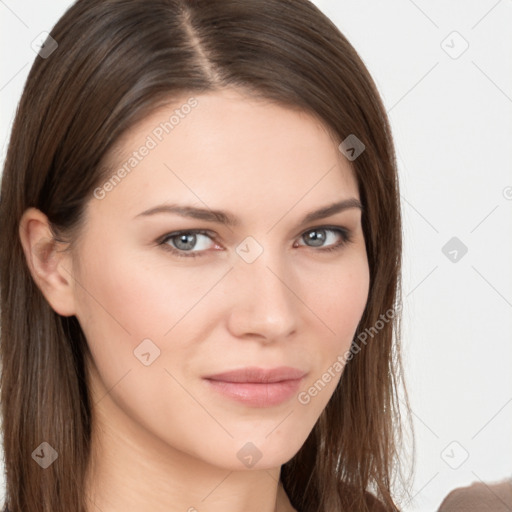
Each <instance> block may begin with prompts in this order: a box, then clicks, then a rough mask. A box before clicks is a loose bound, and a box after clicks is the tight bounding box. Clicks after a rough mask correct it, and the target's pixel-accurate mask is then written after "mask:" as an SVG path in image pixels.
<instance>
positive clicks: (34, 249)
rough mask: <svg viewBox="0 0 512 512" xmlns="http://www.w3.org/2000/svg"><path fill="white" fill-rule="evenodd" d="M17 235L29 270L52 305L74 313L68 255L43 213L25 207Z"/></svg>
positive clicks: (61, 312)
mask: <svg viewBox="0 0 512 512" xmlns="http://www.w3.org/2000/svg"><path fill="white" fill-rule="evenodd" d="M19 235H20V239H21V245H22V246H23V252H24V253H25V258H26V260H27V265H28V268H29V270H30V273H31V274H32V277H33V279H34V281H35V282H36V284H37V286H38V287H39V289H40V290H41V292H42V293H43V295H44V297H45V298H46V300H47V301H48V303H49V304H50V306H51V307H52V309H53V310H54V311H56V312H57V313H58V314H59V315H62V316H72V315H74V314H75V300H74V284H75V280H74V279H73V268H72V259H71V255H70V253H68V252H64V251H63V249H64V247H63V246H62V245H63V244H62V242H58V241H57V240H55V239H54V238H53V235H52V232H51V229H50V223H49V221H48V218H47V217H46V215H45V214H44V213H42V212H41V211H40V210H38V209H36V208H28V209H27V210H25V212H24V213H23V215H22V217H21V220H20V224H19Z"/></svg>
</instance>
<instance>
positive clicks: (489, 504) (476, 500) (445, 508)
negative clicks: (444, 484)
mask: <svg viewBox="0 0 512 512" xmlns="http://www.w3.org/2000/svg"><path fill="white" fill-rule="evenodd" d="M437 512H512V480H506V481H504V482H500V483H498V484H485V483H480V482H479V483H476V482H475V483H473V484H471V485H470V486H469V487H459V488H458V489H454V490H453V491H452V492H450V494H448V496H446V498H445V499H444V501H443V503H441V506H440V507H439V510H438V511H437Z"/></svg>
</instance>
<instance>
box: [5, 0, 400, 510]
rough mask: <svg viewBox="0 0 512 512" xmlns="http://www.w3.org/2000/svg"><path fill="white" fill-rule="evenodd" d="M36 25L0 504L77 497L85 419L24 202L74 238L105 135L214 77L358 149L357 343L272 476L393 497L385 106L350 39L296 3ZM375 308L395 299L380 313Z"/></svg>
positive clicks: (19, 146) (396, 207)
mask: <svg viewBox="0 0 512 512" xmlns="http://www.w3.org/2000/svg"><path fill="white" fill-rule="evenodd" d="M50 35H51V37H52V38H53V39H54V40H55V41H56V42H57V45H58V46H57V47H56V48H55V45H53V46H52V45H49V46H47V47H46V48H48V49H50V48H54V49H53V51H52V53H51V54H49V55H44V56H37V57H36V60H35V62H34V64H33V66H32V69H31V71H30V74H29V76H28V79H27V82H26V85H25V89H24V91H23V95H22V98H21V101H20V104H19V107H18V111H17V113H16V118H15V121H14V126H13V129H12V134H11V138H10V142H9V146H8V151H7V156H6V161H5V167H4V171H3V177H2V188H1V202H0V223H1V224H0V228H1V229H0V284H1V304H0V306H1V342H0V343H1V344H0V357H1V363H2V375H1V383H0V384H1V408H2V409H1V412H2V421H3V433H4V439H3V448H4V457H5V470H6V482H7V488H6V501H5V505H6V506H8V508H9V510H10V512H28V511H30V512H39V511H40V512H50V511H51V512H60V511H62V512H69V511H70V510H73V511H80V512H84V511H85V510H86V509H87V500H86V496H84V494H85V492H84V478H85V475H86V471H87V467H88V462H89V451H90V438H91V424H92V416H91V399H90V396H89V391H88V385H87V375H86V372H85V368H84V360H85V357H86V355H87V354H88V345H87V342H86V340H85V337H84V335H83V332H82V330H81V328H80V326H79V324H78V321H77V319H76V317H74V316H70V317H64V316H61V315H59V314H57V313H56V312H55V311H54V310H53V309H52V308H51V307H50V305H49V304H48V302H47V301H46V300H45V298H44V296H43V294H42V293H41V291H40V290H39V288H38V287H37V285H36V284H35V282H34V280H33V279H32V276H31V274H30V271H29V269H28V266H27V262H26V259H25V257H24V253H23V250H22V246H21V243H20V237H19V232H18V230H19V222H20V218H21V216H22V214H23V212H24V211H25V210H26V209H27V208H29V207H35V208H38V209H39V210H41V211H42V212H43V213H44V214H45V215H46V216H47V217H48V219H49V221H50V223H51V228H52V231H53V233H54V235H55V238H56V239H64V238H67V239H68V240H69V241H70V242H73V241H74V240H76V239H77V237H78V236H79V233H80V229H81V228H82V227H83V222H84V216H83V212H84V205H85V204H86V202H87V201H88V200H89V199H90V198H91V196H92V195H93V191H94V189H95V187H97V186H98V185H99V184H101V183H102V182H104V181H105V179H108V177H109V176H111V174H112V172H111V170H110V169H105V168H104V167H102V165H101V162H102V160H103V158H104V157H105V155H107V153H108V151H109V149H111V148H112V147H113V145H114V143H115V142H116V141H117V140H118V139H119V137H120V135H121V134H123V133H124V132H125V131H126V130H127V129H129V128H130V127H131V126H133V125H134V123H136V122H138V121H140V120H141V119H142V118H144V117H145V116H147V115H148V114H149V113H150V112H152V111H153V110H154V109H155V108H157V107H158V106H159V105H161V104H163V103H164V102H168V101H169V99H170V98H171V99H172V98H173V97H177V95H183V94H184V93H187V94H189V93H195V94H199V93H201V92H206V91H212V90H217V89H220V88H224V87H227V86H234V87H240V88H244V89H245V90H247V91H249V92H250V93H251V94H253V95H254V96H259V97H261V98H265V99H267V100H270V101H275V102H277V103H278V104H281V105H284V106H289V107H292V108H298V109H301V110H304V111H308V112H310V113H312V114H314V115H316V116H317V117H318V118H319V119H321V121H322V122H323V123H324V124H325V126H327V127H328V129H329V130H330V132H331V133H332V134H333V136H334V137H335V139H336V140H337V142H338V143H341V142H342V141H344V140H345V139H346V138H347V137H348V136H349V135H355V136H356V137H357V139H359V141H361V142H362V143H363V144H364V146H365V149H364V151H363V152H362V153H361V154H360V155H359V156H358V157H357V158H356V159H354V160H352V161H351V165H352V168H353V171H354V173H355V176H356V178H357V182H358V186H359V191H360V197H361V202H362V203H363V207H364V211H363V217H362V222H363V231H364V236H365V240H366V247H367V255H368V262H369V267H370V292H369V298H368V303H367V305H366V308H365V311H364V313H363V316H362V318H361V321H360V324H359V326H358V329H357V333H356V339H354V345H353V347H354V348H355V347H356V346H357V350H354V351H353V353H352V356H353V357H351V358H349V359H350V360H349V361H348V363H347V365H346V367H345V369H344V371H343V374H342V376H341V381H340V383H339V385H338V387H337V388H336V390H335V392H334V394H333V396H332V398H331V400H330V401H329V403H328V404H327V406H326V408H325V410H324V411H323V412H322V415H321V416H320V418H319V420H318V422H317V424H316V425H315V427H314V429H313V430H312V432H311V434H310V435H309V437H308V439H307V440H306V442H305V443H304V445H303V446H302V448H301V449H300V450H299V452H298V453H297V454H296V455H295V456H294V457H293V458H292V459H291V460H290V461H289V462H287V463H286V464H284V465H283V467H282V471H281V479H282V482H283V485H284V488H285V489H286V491H287V494H288V496H289V498H290V501H291V503H292V505H293V506H294V507H295V508H297V509H298V510H299V511H301V512H320V511H349V510H350V511H352V510H357V511H359V512H364V511H367V510H370V507H369V505H368V503H369V502H368V491H371V492H372V493H373V494H375V495H377V497H378V498H379V499H380V501H381V502H382V503H383V504H384V506H385V509H386V510H390V511H391V510H396V508H397V505H396V503H395V501H396V498H394V497H393V491H392V488H393V482H394V476H396V475H397V474H398V473H397V471H396V469H397V463H398V455H399V453H400V446H401V445H402V444H401V439H402V438H403V435H402V432H403V431H402V425H403V421H402V418H401V415H402V416H403V412H404V410H403V408H401V407H399V401H401V402H402V403H403V404H404V405H405V409H406V411H408V402H407V394H405V395H403V398H402V399H399V396H398V391H399V387H400V384H401V375H402V368H401V359H400V349H399V348H400V345H399V341H400V335H399V333H400V322H399V319H400V315H399V314H398V309H399V308H398V306H400V304H401V296H400V276H401V251H402V238H401V229H402V228H401V217H400V195H399V188H398V181H397V169H396V161H395V154H394V149H393V142H392V136H391V131H390V127H389V124H388V120H387V117H386V111H385V109H384V106H383V104H382V101H381V98H380V96H379V93H378V91H377V89H376V87H375V84H374V82H373V80H372V78H371V77H370V75H369V73H368V71H367V69H366V67H365V65H364V64H363V62H362V60H361V59H360V57H359V56H358V54H357V53H356V51H355V50H354V48H353V47H352V46H351V45H350V43H349V42H348V41H347V39H346V38H345V37H344V36H343V35H342V34H341V33H340V31H339V30H338V29H337V28H336V26H335V25H334V24H333V23H332V22H331V21H330V20H329V19H328V18H327V17H326V16H325V15H323V14H322V13H321V12H320V11H319V10H318V9H317V8H316V7H315V6H314V5H313V4H311V3H310V2H308V0H250V1H248V0H218V1H214V0H152V1H151V2H150V3H148V2H147V0H79V1H78V2H76V3H75V4H74V5H73V6H72V7H70V8H69V10H68V11H67V12H66V13H65V14H64V15H63V17H62V18H61V19H60V20H59V21H58V23H57V24H56V25H55V27H54V28H53V30H52V31H51V33H50ZM389 311H394V312H395V314H393V315H389V314H388V315H387V318H388V321H386V322H384V321H383V320H382V315H383V314H387V313H388V312H389ZM379 321H380V324H381V327H379V325H380V324H379ZM376 326H377V327H379V328H377V327H376ZM370 329H373V331H369V330H370ZM369 332H372V333H373V334H372V336H371V339H369V340H366V338H365V343H360V341H361V340H362V339H363V338H362V337H361V335H362V334H363V333H369ZM358 340H359V342H358ZM42 442H47V443H48V444H49V445H51V447H53V448H54V449H55V450H56V452H57V453H58V454H59V456H58V458H57V460H55V462H54V463H53V464H51V466H49V467H48V468H46V469H45V470H42V469H41V467H40V466H39V465H38V464H36V463H35V462H34V460H33V456H32V454H33V452H34V450H35V449H36V448H37V447H39V446H40V445H41V443H42Z"/></svg>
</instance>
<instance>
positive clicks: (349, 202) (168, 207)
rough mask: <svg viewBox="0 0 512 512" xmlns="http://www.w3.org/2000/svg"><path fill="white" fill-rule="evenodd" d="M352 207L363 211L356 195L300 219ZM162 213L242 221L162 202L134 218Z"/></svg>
mask: <svg viewBox="0 0 512 512" xmlns="http://www.w3.org/2000/svg"><path fill="white" fill-rule="evenodd" d="M351 208H359V209H360V210H361V211H362V210H363V205H362V204H361V202H360V201H359V200H358V199H356V198H355V197H351V198H349V199H344V200H343V201H339V202H337V203H332V204H330V205H327V206H322V207H321V208H319V209H318V210H314V211H312V212H309V213H307V214H306V215H305V216H304V217H303V218H302V220H301V221H300V224H308V223H310V222H314V221H316V220H319V219H323V218H325V217H329V216H330V215H334V214H336V213H340V212H342V211H345V210H349V209H351ZM161 213H166V214H174V215H179V216H181V217H190V218H192V219H199V220H204V221H208V222H216V223H218V224H224V225H226V226H230V227H236V226H238V225H239V224H240V221H239V220H238V219H237V218H236V217H235V216H234V215H233V214H231V213H229V212H226V211H223V210H211V209H205V208H196V207H194V206H187V205H179V204H160V205H158V206H155V207H153V208H150V209H148V210H145V211H143V212H141V213H139V214H138V215H136V216H135V217H134V218H135V219H137V218H141V217H142V218H144V217H149V216H151V215H157V214H161Z"/></svg>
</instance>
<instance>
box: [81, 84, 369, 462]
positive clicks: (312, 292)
mask: <svg viewBox="0 0 512 512" xmlns="http://www.w3.org/2000/svg"><path fill="white" fill-rule="evenodd" d="M188 98H189V97H188V96H187V97H185V98H184V99H183V101H181V102H176V103H175V104H173V105H172V106H167V107H163V108H161V109H159V110H157V111H156V112H155V113H153V114H152V115H151V116H150V117H147V118H146V119H145V120H144V121H143V122H141V123H140V124H138V125H137V126H136V127H135V128H133V129H132V130H130V131H129V132H128V133H127V135H126V136H125V137H123V138H122V140H120V143H119V147H118V148H117V150H116V151H113V152H112V153H111V154H110V157H109V160H108V161H107V162H106V164H108V165H111V166H112V174H116V176H117V178H114V180H112V183H115V186H114V185H108V184H106V185H105V184H104V183H102V184H100V188H98V189H96V191H95V196H94V197H91V199H90V201H89V202H88V205H87V210H86V227H85V228H84V231H83V235H82V237H81V238H80V241H79V245H78V246H77V249H76V250H77V252H76V253H75V254H74V256H73V262H72V264H73V269H72V272H73V276H74V278H75V284H74V292H73V293H74V308H75V311H76V316H77V318H78V320H79V322H80V325H81V326H82V328H83V331H84V333H85V335H86V338H87V342H88V344H89V346H90V350H91V353H92V357H93V360H92V364H91V367H90V369H89V370H90V376H91V383H90V385H91V390H92V393H93V403H94V408H95V410H96V411H98V417H99V418H100V417H101V418H102V421H103V422H104V424H105V425H108V428H109V429H112V430H115V431H116V432H117V434H118V435H121V433H122V435H128V436H130V438H131V439H132V443H133V445H137V446H138V448H142V447H143V449H144V450H145V453H146V455H147V454H148V450H151V451H152V453H153V454H154V455H155V456H158V457H162V456H166V455H168V454H171V453H175V454H176V453H178V452H180V453H181V455H185V456H192V457H193V458H195V459H200V460H202V461H203V462H206V463H209V464H213V465H215V466H218V467H223V468H229V469H232V470H235V469H245V468H250V467H253V466H255V467H256V468H271V467H277V466H280V465H282V464H283V463H285V462H286V461H288V460H289V459H290V458H292V457H293V455H294V454H295V453H296V452H297V451H298V450H299V449H300V447H301V445H302V444H303V443H304V441H305V440H306V438H307V436H308V435H309V433H310V431H311V430H312V428H313V426H314V424H315V422H316V421H317V419H318V417H319V415H320V414H321V412H322V410H323V409H324V408H325V406H326V404H327V402H328V400H329V399H330V397H331V396H332V393H333V392H334V389H335V387H336V385H337V383H338V381H339V379H340V376H341V369H340V363H339V360H340V359H341V357H342V356H343V355H344V354H345V352H346V351H347V350H348V349H349V347H350V345H351V340H352V339H353V337H354V334H355V331H356V327H357V325H358V322H359V320H360V318H361V316H362V313H363V310H364V308H365V305H366V301H367V298H368V289H369V269H368V261H367V255H366V248H365V240H364V237H363V231H362V226H361V210H360V209H359V208H358V207H354V206H349V207H348V208H346V209H341V210H340V209H338V210H336V211H333V212H331V213H327V214H326V215H319V216H317V218H314V219H309V220H304V218H305V217H306V216H307V215H308V214H310V213H311V212H316V211H319V210H322V209H324V208H326V207H328V206H331V205H333V204H334V203H339V202H340V201H344V200H351V199H353V200H358V199H359V193H358V187H357V183H356V180H355V178H354V176H353V174H352V171H351V168H350V166H349V163H348V161H347V160H346V159H345V157H344V156H343V155H342V154H341V153H340V151H339V150H338V148H337V146H336V144H335V143H334V142H333V140H332V139H331V138H330V137H329V135H328V133H327V131H326V130H325V129H324V128H323V127H322V125H321V124H320V123H319V122H318V121H317V120H316V119H314V118H313V117H310V116H309V115H307V114H305V113H299V112H297V111H293V110H290V109H287V108H284V107H281V106H277V105H276V104H271V103H269V102H262V101H256V100H254V99H250V98H249V97H244V96H242V95H241V94H240V93H239V92H237V91H235V90H224V91H223V92H216V93H209V94H204V95H203V94H201V95H196V96H195V101H193V100H192V101H189V103H188V104H187V99H188ZM186 104H187V105H188V107H187V106H185V105H186ZM171 116H174V117H172V118H171ZM166 123H167V124H166ZM143 147H145V148H146V149H142V148H143ZM130 159H131V160H130ZM126 163H128V164H127V165H126V166H125V168H124V169H125V172H124V173H123V172H122V171H120V172H118V170H119V169H121V168H122V167H123V166H124V165H125V164H126ZM127 169H129V172H128V171H127ZM119 178H121V179H119ZM162 205H167V206H171V205H172V206H173V208H174V207H178V206H179V207H180V208H181V209H182V210H181V214H179V213H178V212H177V211H175V212H174V213H172V212H170V211H165V210H163V209H160V210H154V211H153V213H151V210H153V209H156V208H161V207H162ZM187 208H189V209H190V210H187ZM199 210H201V212H199ZM220 210H222V212H224V214H222V215H221V214H220V213H215V212H217V211H220ZM148 211H149V213H148ZM144 212H145V213H144ZM193 212H195V213H193ZM226 217H229V219H230V220H232V221H233V222H232V223H226V222H225V220H226ZM326 226H327V227H326ZM194 230H201V233H195V234H194ZM345 231H346V232H348V233H349V236H350V241H349V242H344V240H345V239H344V235H343V233H344V232H345ZM183 232H189V233H183ZM177 233H181V234H180V235H179V236H178V235H177ZM171 234H173V236H171ZM336 246H338V247H336ZM356 357H357V356H356ZM337 361H338V364H336V362H337ZM247 367H250V368H253V369H254V368H258V369H263V370H270V369H275V368H278V367H290V368H293V369H295V374H291V373H290V374H279V372H277V374H276V375H274V377H275V379H277V380H282V379H284V381H282V382H281V383H275V382H274V383H264V382H263V383H262V382H260V383H254V382H253V383H247V382H248V381H251V380H253V381H254V379H255V377H258V374H257V372H251V371H249V372H247V373H246V374H244V373H242V374H240V375H238V380H239V381H242V382H238V383H233V380H236V377H233V376H227V377H222V378H220V380H217V381H216V382H214V381H212V380H208V379H206V377H208V376H212V375H215V374H221V373H224V372H230V371H233V370H240V369H244V368H247ZM326 372H329V375H330V378H329V375H327V376H326ZM302 375H303V376H302ZM259 376H260V377H261V379H262V380H265V375H259ZM301 376H302V378H301ZM293 377H295V379H296V380H290V379H292V378H293ZM223 381H224V383H223ZM244 382H245V383H244ZM312 387H313V388H314V389H313V390H311V388H312Z"/></svg>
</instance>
